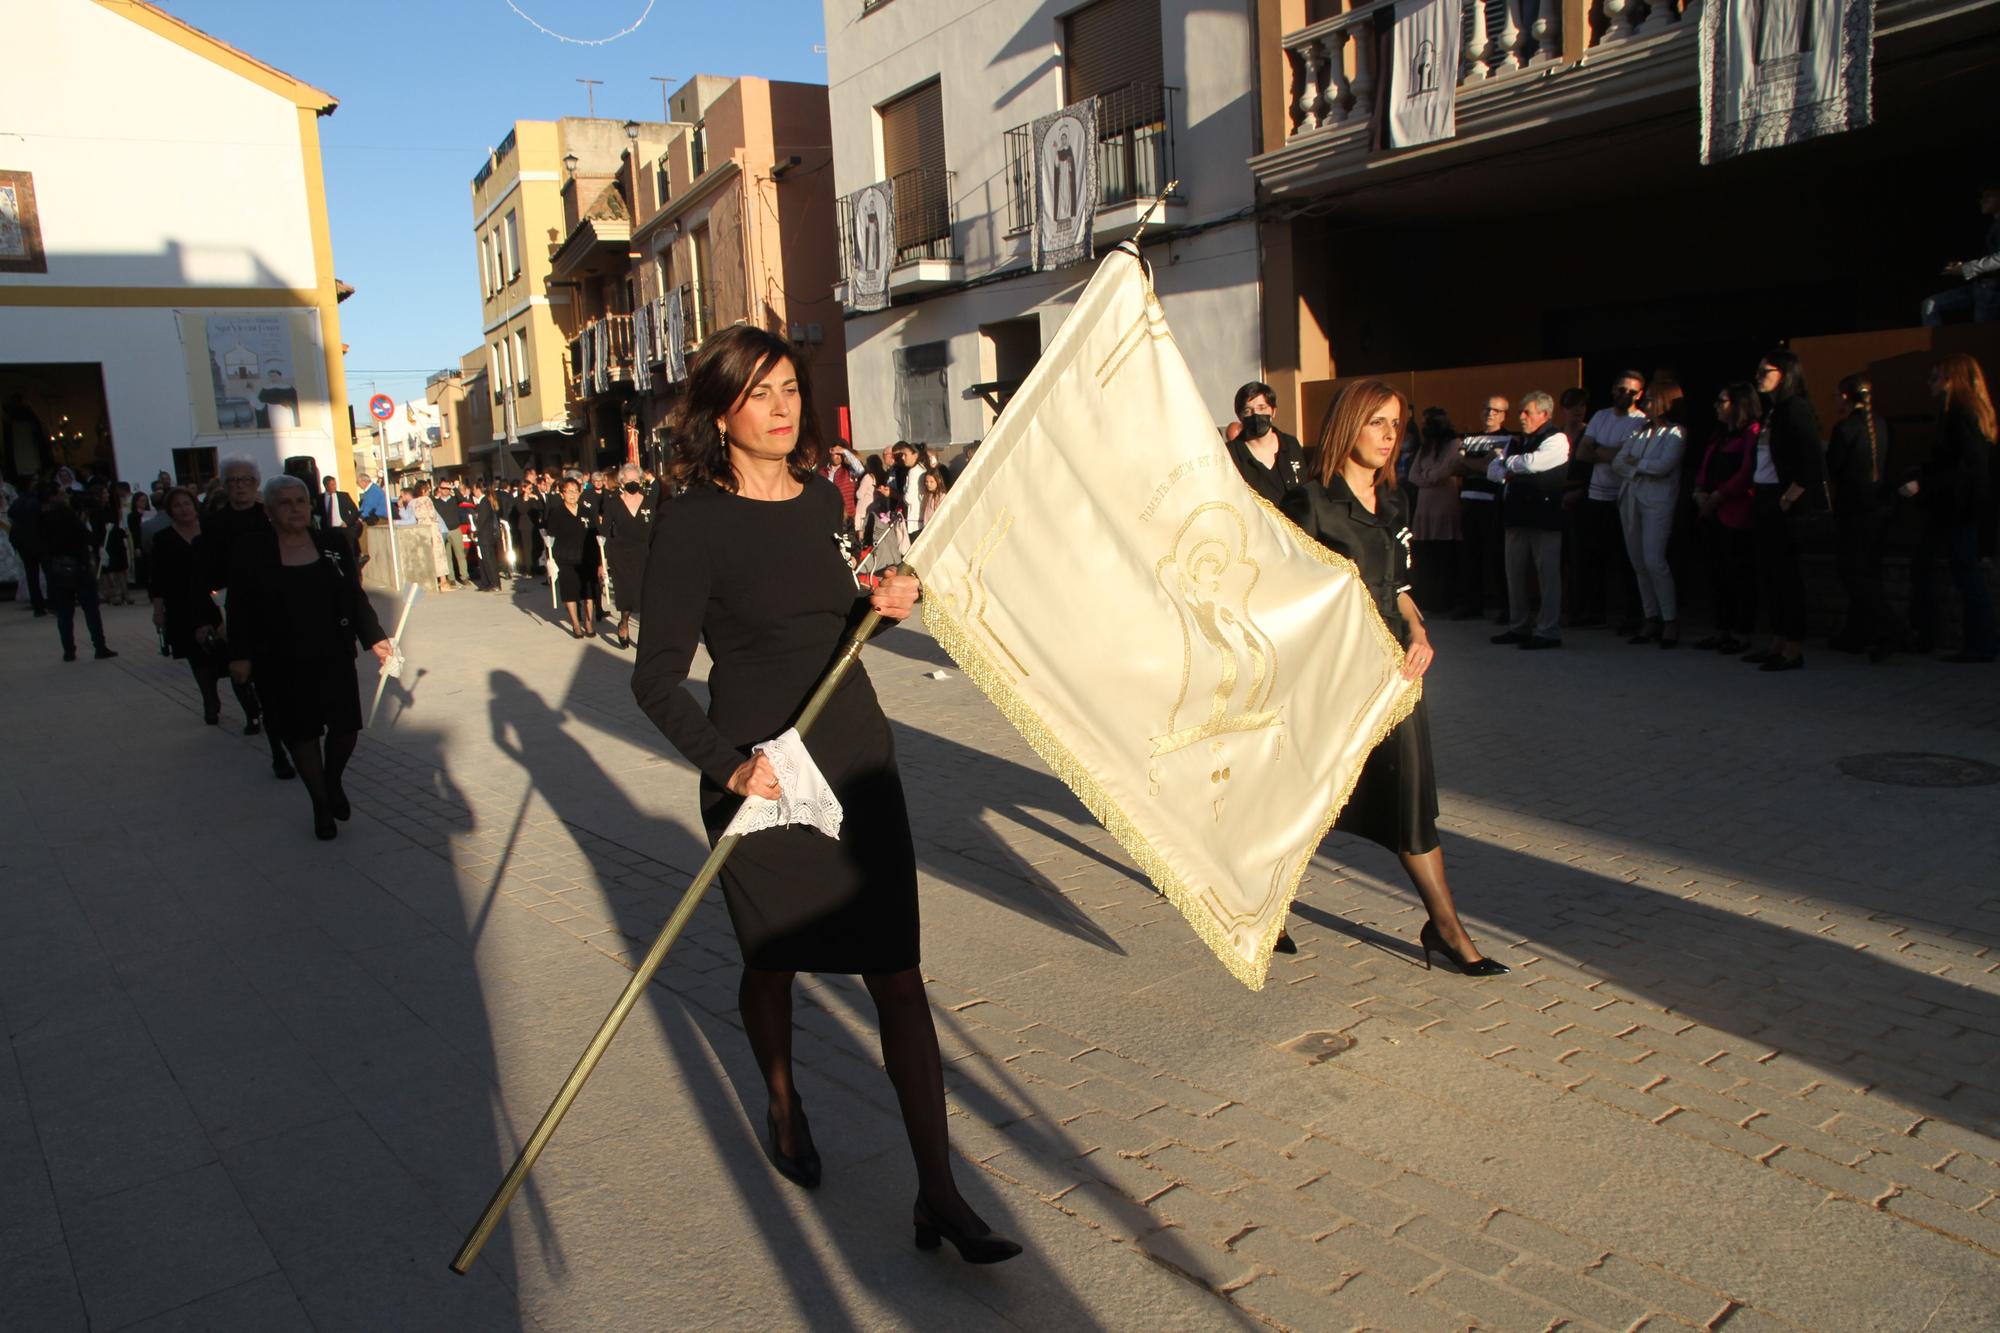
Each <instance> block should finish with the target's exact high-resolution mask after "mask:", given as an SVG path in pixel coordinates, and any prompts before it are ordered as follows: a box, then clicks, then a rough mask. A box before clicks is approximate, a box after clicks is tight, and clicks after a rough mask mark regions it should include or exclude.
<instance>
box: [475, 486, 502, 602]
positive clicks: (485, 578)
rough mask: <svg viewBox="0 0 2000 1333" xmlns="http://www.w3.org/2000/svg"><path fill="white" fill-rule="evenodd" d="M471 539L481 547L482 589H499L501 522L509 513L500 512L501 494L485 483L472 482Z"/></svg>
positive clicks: (480, 587) (492, 590)
mask: <svg viewBox="0 0 2000 1333" xmlns="http://www.w3.org/2000/svg"><path fill="white" fill-rule="evenodd" d="M470 513H471V518H472V540H473V542H474V543H475V544H476V545H477V546H478V547H479V590H480V591H481V592H499V591H500V525H501V524H503V523H505V522H506V521H507V516H506V515H505V514H503V513H501V512H500V493H499V492H498V491H489V490H487V489H486V485H485V483H483V482H477V481H475V482H473V483H472V508H471V511H470Z"/></svg>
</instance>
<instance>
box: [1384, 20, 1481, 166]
mask: <svg viewBox="0 0 2000 1333" xmlns="http://www.w3.org/2000/svg"><path fill="white" fill-rule="evenodd" d="M1460 14H1461V10H1460V5H1459V3H1458V0H1396V19H1395V25H1394V27H1393V28H1392V29H1391V35H1390V56H1389V140H1388V142H1389V147H1391V148H1414V147H1416V146H1417V145H1418V144H1426V143H1436V142H1437V141H1438V140H1440V139H1449V138H1451V137H1452V136H1453V135H1455V134H1457V133H1458V99H1457V94H1458V62H1459V52H1460V50H1461V49H1462V48H1463V44H1464V40H1465V34H1464V30H1463V25H1462V24H1461V22H1460Z"/></svg>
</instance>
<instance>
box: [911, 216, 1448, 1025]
mask: <svg viewBox="0 0 2000 1333" xmlns="http://www.w3.org/2000/svg"><path fill="white" fill-rule="evenodd" d="M905 559H906V560H907V561H908V562H909V563H910V564H911V565H913V566H914V567H915V568H916V570H917V572H918V574H919V575H920V576H921V577H922V579H923V585H924V599H923V612H924V626H925V628H926V629H928V630H930V631H931V633H932V634H933V635H935V636H936V638H937V640H938V642H939V643H941V644H942V645H943V646H944V648H945V650H946V651H947V652H949V653H950V654H951V656H952V657H953V659H954V660H956V661H957V663H958V665H959V666H960V668H962V669H963V670H964V672H965V674H966V675H967V676H968V677H970V678H971V679H972V680H973V681H974V682H975V683H976V684H977V685H978V686H979V688H980V689H981V690H983V691H985V693H986V695H987V697H988V698H990V699H992V700H993V702H994V703H995V705H997V706H998V707H999V709H1000V711H1001V712H1002V713H1004V714H1006V716H1007V719H1008V720H1009V721H1010V722H1012V723H1013V724H1014V726H1015V727H1016V728H1017V729H1018V730H1019V731H1020V732H1021V734H1022V736H1024V737H1025V738H1026V739H1027V741H1028V743H1029V744H1030V745H1032V746H1033V747H1034V749H1035V751H1036V753H1038V754H1039V755H1041V757H1042V758H1043V760H1044V761H1046V762H1047V763H1048V765H1049V767H1050V768H1052V769H1053V770H1054V771H1055V773H1056V775H1057V776H1058V777H1060V778H1061V779H1062V780H1063V781H1064V782H1065V783H1067V784H1068V785H1069V787H1070V789H1071V790H1072V791H1074V792H1075V793H1076V794H1077V795H1078V796H1079V797H1080V798H1081V799H1082V800H1083V803H1084V804H1085V805H1086V806H1088V807H1089V808H1090V811H1091V813H1092V814H1094V815H1096V816H1097V818H1098V819H1099V820H1100V821H1101V822H1102V823H1103V824H1104V827H1105V828H1106V829H1108V830H1109V831H1110V832H1111V833H1112V835H1113V836H1114V837H1116V838H1117V839H1118V841H1119V843H1120V844H1121V845H1122V846H1123V847H1124V848H1125V850H1126V851H1127V852H1128V853H1129V854H1130V855H1131V856H1132V858H1133V860H1135V861H1136V862H1138V864H1139V865H1140V867H1141V868H1142V869H1144V870H1145V872H1146V874H1147V875H1148V876H1149V877H1150V878H1151V879H1152V881H1153V883H1154V884H1155V885H1156V886H1157V887H1158V888H1159V889H1160V891H1161V892H1163V893H1164V894H1166V895H1167V897H1168V898H1169V899H1170V900H1171V901H1172V902H1173V904H1174V905H1175V906H1176V907H1178V908H1179V909H1180V911H1181V914H1182V915H1183V916H1185V917H1186V918H1187V920H1188V922H1189V924H1190V925H1192V926H1193V927H1194V929H1195V932H1196V933H1197V934H1198V935H1200V936H1201V938H1202V940H1203V941H1204V942H1205V943H1206V944H1207V945H1208V946H1209V948H1210V949H1212V950H1214V952H1215V955H1216V957H1218V958H1220V959H1221V960H1222V962H1223V963H1224V964H1225V965H1226V966H1227V967H1228V968H1229V970H1230V972H1231V973H1233V974H1234V975H1235V976H1236V977H1237V979H1238V980H1240V981H1242V982H1243V983H1244V984H1245V985H1247V986H1249V987H1250V988H1251V989H1253V990H1255V989H1260V988H1261V987H1262V986H1263V984H1264V975H1265V973H1266V971H1267V970H1268V969H1269V967H1270V962H1271V947H1272V945H1273V944H1274V943H1276V941H1277V937H1278V933H1279V931H1281V930H1282V929H1283V928H1284V924H1285V914H1286V912H1287V910H1288V909H1289V908H1290V905H1291V901H1292V895H1293V893H1294V892H1295V891H1296V889H1297V887H1298V882H1299V877H1300V876H1301V875H1302V874H1303V873H1304V872H1305V868H1306V863H1307V862H1308V860H1309V859H1310V858H1311V857H1312V854H1313V852H1314V850H1315V849H1316V848H1318V846H1319V844H1320V840H1321V839H1322V838H1323V837H1324V836H1325V834H1326V832H1327V830H1328V829H1329V828H1330V827H1332V825H1333V822H1334V819H1335V818H1336V817H1337V816H1338V814H1339V812H1340V809H1341V807H1342V806H1343V805H1345V804H1346V802H1347V798H1348V795H1349V794H1350V793H1351V792H1352V791H1353V789H1354V782H1355V779H1356V778H1357V777H1359V775H1360V772H1361V766H1362V762H1363V761H1364V760H1365V759H1366V758H1367V756H1368V753H1369V751H1370V750H1372V749H1373V748H1374V746H1375V744H1376V743H1377V742H1378V741H1379V740H1381V739H1382V738H1383V737H1385V736H1387V735H1388V734H1389V732H1390V731H1391V730H1392V729H1393V728H1394V727H1395V725H1396V724H1397V723H1398V722H1400V721H1401V720H1402V719H1403V718H1404V717H1406V716H1407V715H1408V713H1409V711H1410V709H1411V708H1413V707H1414V706H1415V704H1416V699H1417V690H1416V688H1415V687H1414V686H1413V685H1412V684H1411V683H1410V682H1407V681H1405V680H1404V679H1403V678H1402V676H1401V674H1400V668H1401V665H1402V660H1403V654H1402V650H1401V649H1400V648H1399V647H1398V646H1397V643H1396V640H1395V638H1394V636H1392V635H1391V634H1390V632H1389V629H1388V626H1386V625H1385V624H1384V623H1383V621H1382V618H1381V616H1380V615H1379V614H1377V612H1376V610H1375V605H1374V602H1373V601H1372V600H1371V599H1370V597H1369V594H1368V591H1367V589H1366V588H1365V587H1364V585H1363V584H1362V582H1361V579H1360V577H1359V575H1358V572H1357V571H1356V569H1355V567H1354V565H1353V563H1352V562H1350V561H1349V560H1347V559H1346V558H1345V557H1343V556H1340V555H1336V554H1335V553H1334V552H1332V551H1329V550H1327V549H1326V548H1325V547H1323V546H1321V545H1320V544H1319V543H1317V542H1315V541H1313V540H1312V539H1310V538H1309V537H1307V536H1306V535H1305V534H1304V533H1302V532H1300V531H1299V529H1298V528H1297V527H1295V526H1293V525H1292V523H1291V522H1289V521H1288V520H1287V519H1286V518H1285V517H1284V516H1283V515H1281V514H1280V513H1279V512H1278V511H1277V509H1275V508H1274V507H1272V506H1271V505H1270V504H1269V503H1268V502H1267V501H1264V500H1263V499H1261V498H1260V497H1258V496H1257V494H1256V493H1255V492H1253V491H1252V490H1251V489H1250V488H1249V487H1248V486H1246V485H1245V484H1244V483H1243V481H1242V479H1241V478H1240V477H1239V476H1238V475H1237V472H1236V469H1235V467H1234V466H1233V465H1232V464H1231V463H1230V461H1229V454H1228V452H1227V451H1226V450H1225V449H1224V447H1223V444H1222V441H1221V438H1220V437H1219V436H1218V435H1217V434H1216V431H1215V428H1214V426H1213V425H1212V424H1211V416H1210V411H1209V405H1208V404H1207V403H1206V402H1204V401H1203V399H1202V396H1201V391H1200V389H1199V388H1197V387H1196V385H1195V382H1194V377H1193V375H1192V374H1191V373H1190V372H1189V370H1188V368H1187V363H1186V362H1185V361H1184V360H1183V359H1182V358H1181V353H1180V349H1179V348H1178V347H1177V346H1176V345H1175V344H1174V340H1173V337H1172V335H1171V334H1170V333H1169V332H1168V330H1167V322H1166V315H1165V312H1164V311H1163V310H1162V309H1161V308H1160V303H1159V301H1158V300H1157V299H1156V298H1155V296H1154V294H1153V289H1152V284H1151V282H1150V280H1149V279H1148V276H1147V274H1146V271H1145V269H1144V268H1143V266H1142V265H1141V264H1140V262H1139V260H1138V259H1137V258H1136V256H1135V255H1134V253H1133V251H1132V249H1131V247H1130V243H1129V242H1128V243H1126V244H1123V245H1120V246H1119V247H1118V248H1117V249H1115V250H1114V251H1112V253H1111V254H1110V255H1108V256H1107V257H1106V258H1105V259H1104V261H1103V263H1102V264H1101V265H1099V267H1098V270H1097V273H1096V275H1095V276H1094V277H1092V279H1091V281H1090V284H1089V286H1088V287H1086V288H1085V289H1084V292H1083V295H1082V296H1081V297H1080V298H1079V299H1078V301H1077V303H1076V306H1075V308H1074V309H1072V310H1071V312H1070V314H1069V316H1068V318H1067V319H1065V320H1064V322H1063V325H1062V327H1061V329H1059V330H1058V331H1057V333H1056V336H1055V339H1054V341H1053V343H1052V344H1051V345H1050V347H1049V349H1048V350H1047V351H1046V352H1044V353H1043V354H1042V357H1041V360H1040V361H1038V362H1037V363H1036V365H1035V368H1034V370H1033V371H1031V372H1030V373H1029V375H1028V378H1027V380H1026V382H1025V383H1023V384H1022V386H1021V388H1020V390H1019V391H1018V392H1016V393H1015V395H1014V397H1013V399H1012V400H1011V401H1010V402H1009V403H1008V405H1007V410H1006V411H1005V412H1003V413H1002V414H1001V416H1000V420H999V421H998V422H997V423H996V424H995V425H994V428H993V431H992V432H991V433H990V434H989V435H988V436H987V437H986V442H985V443H984V444H982V445H981V446H980V447H979V450H978V452H977V453H975V454H974V455H973V459H972V462H971V464H970V465H969V466H968V467H967V468H966V470H965V472H964V474H963V475H962V476H960V478H959V479H958V481H957V482H956V483H955V484H954V485H953V486H952V489H951V495H950V497H949V498H948V499H947V500H946V501H945V502H944V505H943V507H942V508H940V509H939V510H938V512H937V513H936V514H935V515H934V516H933V517H932V518H931V519H930V521H929V522H927V523H925V524H924V527H923V532H922V533H921V534H920V535H919V537H918V539H917V543H916V545H915V546H914V547H913V548H912V549H911V551H910V553H909V554H908V555H907V556H906V557H905Z"/></svg>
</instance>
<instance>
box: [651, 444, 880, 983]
mask: <svg viewBox="0 0 2000 1333" xmlns="http://www.w3.org/2000/svg"><path fill="white" fill-rule="evenodd" d="M844 535H847V524H846V522H845V520H844V518H843V516H842V513H841V502H840V492H839V491H838V490H837V489H835V487H834V485H833V483H832V482H830V481H827V480H826V479H825V478H823V477H811V478H808V479H807V480H806V482H805V489H804V490H803V491H802V492H801V493H800V494H799V495H798V496H797V497H796V498H794V499H791V500H747V499H744V498H742V497H741V496H737V495H732V494H730V493H728V492H726V491H723V490H719V489H717V488H715V487H713V486H702V487H697V488H694V489H692V490H690V491H688V492H687V493H685V494H683V495H681V496H679V497H678V498H676V499H673V500H670V501H667V502H665V503H663V504H662V505H661V506H660V512H659V514H658V527H657V531H656V535H655V538H654V541H653V544H652V549H651V552H650V554H649V557H648V562H647V565H648V572H647V577H646V594H645V602H644V604H643V605H642V607H641V611H640V616H641V622H642V624H643V625H644V630H643V632H642V633H641V635H640V638H639V657H638V663H637V666H636V667H635V668H634V670H633V673H632V693H633V695H634V696H635V697H636V698H637V699H638V701H639V705H640V707H642V708H643V709H645V711H646V715H647V716H648V717H650V718H652V719H653V721H654V723H655V724H656V725H657V726H658V727H659V728H660V731H661V732H662V733H663V734H665V736H666V737H667V739H668V740H670V741H672V742H673V744H674V748H675V749H677V750H679V751H680V752H681V754H682V755H684V756H685V757H686V758H687V759H688V761H689V762H690V763H692V764H693V765H694V766H695V767H696V768H697V769H699V770H700V771H701V807H702V822H703V823H704V825H706V827H707V830H708V836H709V841H710V842H711V844H712V843H713V842H714V841H715V840H717V839H718V838H720V837H721V835H722V830H723V829H724V827H725V826H727V824H728V823H729V820H730V817H731V816H733V815H734V814H735V813H736V809H737V806H738V805H739V804H740V803H741V798H739V797H736V796H733V795H731V794H730V793H729V792H728V790H727V789H726V788H725V787H724V785H723V784H724V783H726V782H727V781H728V779H729V776H730V774H731V773H733V772H735V770H736V768H737V766H738V765H740V764H741V763H742V762H743V761H744V760H745V759H746V758H748V757H749V753H750V747H751V745H753V744H755V743H756V742H758V741H763V740H769V739H770V738H771V737H773V736H776V735H778V734H779V733H781V732H783V731H784V730H785V729H786V728H787V727H789V726H791V725H792V724H793V722H794V721H795V720H796V719H797V718H798V715H799V710H800V709H801V708H802V707H804V705H805V702H806V699H807V697H808V696H809V695H810V694H811V693H812V690H813V687H814V686H815V685H817V684H818V683H819V680H820V678H821V677H822V676H823V675H825V673H826V669H827V667H828V666H829V665H830V664H831V663H832V661H833V659H834V658H835V657H836V656H837V655H838V654H839V651H840V648H841V645H842V644H843V643H844V642H845V641H846V638H847V635H848V633H849V631H850V629H851V627H852V626H853V625H855V624H856V623H857V622H858V621H859V620H860V619H861V618H862V616H864V615H865V614H866V613H867V610H868V604H867V601H866V600H865V599H864V598H863V597H862V595H861V591H860V589H859V587H858V586H857V585H856V583H855V581H854V575H853V571H852V570H850V569H849V568H848V565H847V561H846V559H845V557H844V556H843V554H842V551H843V547H842V543H841V540H840V539H841V537H842V536H844ZM697 640H699V641H701V642H703V643H706V644H707V645H708V652H709V656H710V657H711V658H712V659H713V660H714V667H713V668H712V669H711V670H710V672H709V677H708V692H709V707H708V711H707V713H706V714H704V713H703V712H702V709H701V706H700V705H699V704H697V703H696V702H695V700H694V696H693V695H691V694H689V693H688V691H687V689H686V688H685V687H684V685H683V683H682V682H684V681H685V680H686V679H687V673H688V665H689V663H690V662H692V661H693V659H694V650H695V644H696V641H697ZM806 748H807V749H808V750H809V751H810V752H811V754H812V757H813V762H814V763H816V764H817V765H818V766H819V770H820V772H821V773H822V774H823V775H824V776H825V777H826V780H827V782H828V784H829V785H830V786H831V787H832V788H833V790H834V792H835V794H836V795H837V796H838V797H839V798H840V804H841V809H842V811H843V812H844V814H843V820H842V823H841V830H840V839H839V840H838V841H835V840H834V839H832V838H829V837H827V836H826V835H825V834H823V833H820V832H818V831H817V830H814V829H811V828H806V827H803V826H788V827H784V828H775V829H766V830H764V831H763V832H760V833H753V834H751V835H749V836H748V837H746V838H744V839H743V841H742V842H741V843H739V844H738V845H737V848H736V851H735V854H734V855H732V856H731V857H730V859H729V862H728V864H727V865H726V866H725V867H724V868H723V871H722V885H723V893H724V895H725V897H726V899H727V901H728V904H729V918H730V921H731V922H732V923H733V924H734V926H735V928H736V939H737V943H738V945H739V946H740V947H741V948H742V950H743V961H744V962H745V963H746V964H748V965H749V966H751V967H757V968H766V969H770V970H773V971H802V972H864V973H872V972H900V971H903V970H904V969H906V968H911V967H915V966H916V965H917V963H918V961H919V948H918V930H917V869H916V852H915V849H914V847H913V846H912V845H911V841H910V821H909V813H908V810H907V807H906V806H905V805H904V801H903V784H902V780H901V778H900V777H899V776H898V775H897V772H896V747H895V741H894V739H893V737H892V736H891V734H890V731H889V724H888V721H887V719H885V718H884V717H883V716H882V709H881V706H880V705H879V704H878V703H877V702H876V700H875V689H874V687H873V686H872V685H871V684H870V683H869V681H868V676H867V674H866V673H865V672H864V671H863V670H862V668H861V667H860V665H859V664H857V665H855V666H854V667H852V668H851V669H850V670H849V671H848V673H847V675H846V677H845V678H844V679H843V680H842V682H841V685H840V688H839V689H838V690H837V691H836V692H835V693H834V696H833V698H832V699H830V700H829V701H828V703H827V706H826V709H825V711H824V712H822V713H821V714H820V716H819V720H818V721H817V722H816V723H815V724H814V726H813V728H812V732H811V734H810V735H809V736H807V738H806Z"/></svg>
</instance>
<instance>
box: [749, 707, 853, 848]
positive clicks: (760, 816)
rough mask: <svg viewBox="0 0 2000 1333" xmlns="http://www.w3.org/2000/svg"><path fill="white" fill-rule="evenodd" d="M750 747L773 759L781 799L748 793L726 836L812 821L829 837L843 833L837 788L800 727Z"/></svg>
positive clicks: (813, 824)
mask: <svg viewBox="0 0 2000 1333" xmlns="http://www.w3.org/2000/svg"><path fill="white" fill-rule="evenodd" d="M750 749H751V750H752V751H753V752H755V753H758V754H762V755H763V756H764V757H765V758H767V759H769V760H770V761H771V767H772V768H774V769H776V770H777V773H778V793H779V794H778V799H777V800H775V801H767V800H765V799H764V798H763V797H761V796H746V797H744V798H743V804H742V806H741V807H740V808H739V809H738V810H737V811H736V817H735V818H734V819H732V820H730V821H729V827H728V828H726V829H724V830H723V831H722V836H723V837H725V838H726V837H728V836H730V835H731V834H738V835H741V834H745V833H761V832H762V831H763V830H765V829H767V828H777V827H779V826H780V825H784V824H810V825H812V826H813V827H814V828H816V829H818V830H819V831H820V832H821V833H824V834H826V836H827V837H829V838H838V837H839V836H840V821H841V817H842V812H841V809H840V798H839V797H837V796H835V795H834V794H833V788H831V787H829V786H827V785H826V779H825V778H824V777H822V776H821V775H820V771H819V765H818V764H815V763H814V762H813V759H812V756H811V755H810V754H808V753H806V743H805V741H804V740H803V739H801V738H800V736H799V733H798V729H797V728H791V729H788V730H787V731H786V732H785V733H784V734H783V735H782V736H774V737H772V738H771V739H770V740H768V741H765V742H764V743H763V744H761V745H753V746H751V747H750Z"/></svg>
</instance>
